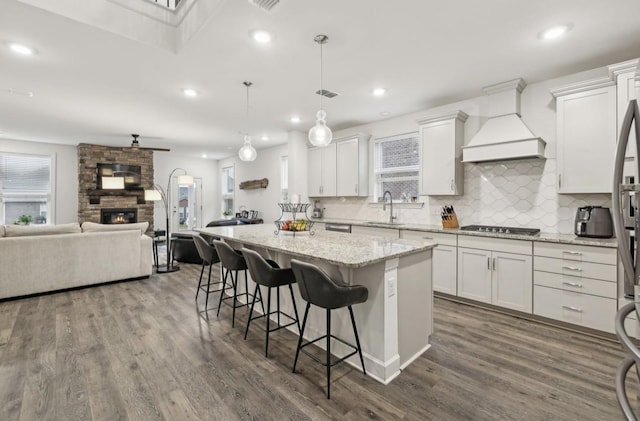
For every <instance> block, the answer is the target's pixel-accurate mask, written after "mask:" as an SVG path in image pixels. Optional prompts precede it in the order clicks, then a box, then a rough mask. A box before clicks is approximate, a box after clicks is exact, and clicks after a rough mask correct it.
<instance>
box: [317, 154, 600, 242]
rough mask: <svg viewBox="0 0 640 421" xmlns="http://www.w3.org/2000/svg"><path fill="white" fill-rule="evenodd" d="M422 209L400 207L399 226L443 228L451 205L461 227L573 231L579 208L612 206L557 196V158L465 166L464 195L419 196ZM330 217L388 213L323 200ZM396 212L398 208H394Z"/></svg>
mask: <svg viewBox="0 0 640 421" xmlns="http://www.w3.org/2000/svg"><path fill="white" fill-rule="evenodd" d="M420 199H421V200H422V201H424V203H425V205H424V207H423V208H422V209H409V208H402V207H398V209H397V213H396V214H397V217H398V222H404V223H425V224H440V210H441V208H442V206H444V205H453V206H454V208H455V210H456V214H457V216H458V221H459V222H460V224H461V225H469V224H482V225H502V226H513V227H529V228H539V229H540V230H541V231H542V232H551V233H562V234H570V233H573V223H574V218H575V213H576V209H577V208H578V207H579V206H585V205H596V206H605V207H611V195H609V194H572V195H568V194H558V191H557V189H556V160H555V159H547V160H539V159H527V160H518V161H503V162H490V163H479V164H465V167H464V195H462V196H421V197H420ZM321 203H322V205H323V206H324V207H325V208H326V209H325V216H326V217H327V218H352V219H353V218H355V219H363V220H374V221H385V220H388V217H389V211H388V210H387V211H386V212H383V211H382V209H381V208H380V207H379V206H378V207H372V206H369V204H368V200H367V199H352V198H337V199H336V198H333V199H322V200H321ZM394 211H395V210H394Z"/></svg>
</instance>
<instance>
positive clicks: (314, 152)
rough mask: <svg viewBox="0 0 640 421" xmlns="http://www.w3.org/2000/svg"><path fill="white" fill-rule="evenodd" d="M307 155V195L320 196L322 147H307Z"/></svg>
mask: <svg viewBox="0 0 640 421" xmlns="http://www.w3.org/2000/svg"><path fill="white" fill-rule="evenodd" d="M308 157H309V159H308V163H307V165H308V178H307V188H308V189H309V192H308V195H309V196H310V197H316V196H322V149H320V148H312V149H309V151H308Z"/></svg>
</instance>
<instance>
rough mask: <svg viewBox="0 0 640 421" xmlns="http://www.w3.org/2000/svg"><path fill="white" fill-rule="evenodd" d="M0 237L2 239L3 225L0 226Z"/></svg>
mask: <svg viewBox="0 0 640 421" xmlns="http://www.w3.org/2000/svg"><path fill="white" fill-rule="evenodd" d="M0 237H4V225H0Z"/></svg>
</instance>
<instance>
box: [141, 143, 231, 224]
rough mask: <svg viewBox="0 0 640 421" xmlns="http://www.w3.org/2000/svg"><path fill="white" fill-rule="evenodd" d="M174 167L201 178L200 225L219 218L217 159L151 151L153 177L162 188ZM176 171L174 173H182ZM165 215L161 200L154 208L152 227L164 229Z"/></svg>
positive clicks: (164, 186) (165, 185) (165, 186)
mask: <svg viewBox="0 0 640 421" xmlns="http://www.w3.org/2000/svg"><path fill="white" fill-rule="evenodd" d="M174 168H183V169H185V170H186V171H187V173H188V174H189V175H192V176H193V177H194V178H201V179H202V226H203V227H204V226H206V225H207V223H208V222H210V221H213V220H214V219H219V218H220V204H219V200H218V201H216V198H219V197H220V172H219V171H218V161H215V160H211V159H204V158H188V157H182V156H176V155H172V154H171V152H154V153H153V178H154V180H155V183H156V184H159V185H160V186H161V187H162V188H163V189H166V188H167V183H168V182H169V174H170V173H171V171H172V170H173V169H174ZM183 174H184V173H183V172H182V171H177V172H176V173H175V175H183ZM165 218H166V216H165V213H164V208H163V206H162V205H161V202H158V203H157V204H156V207H155V209H154V218H153V219H154V227H155V228H156V229H164V228H165V225H166V219H165Z"/></svg>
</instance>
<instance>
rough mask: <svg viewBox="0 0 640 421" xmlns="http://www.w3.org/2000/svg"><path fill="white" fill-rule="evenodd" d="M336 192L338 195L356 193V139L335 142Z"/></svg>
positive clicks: (357, 170) (357, 171)
mask: <svg viewBox="0 0 640 421" xmlns="http://www.w3.org/2000/svg"><path fill="white" fill-rule="evenodd" d="M336 148H337V151H336V157H337V176H338V180H337V193H338V196H357V195H358V174H359V168H358V139H357V138H354V139H350V140H344V141H341V142H338V143H337V144H336Z"/></svg>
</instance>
